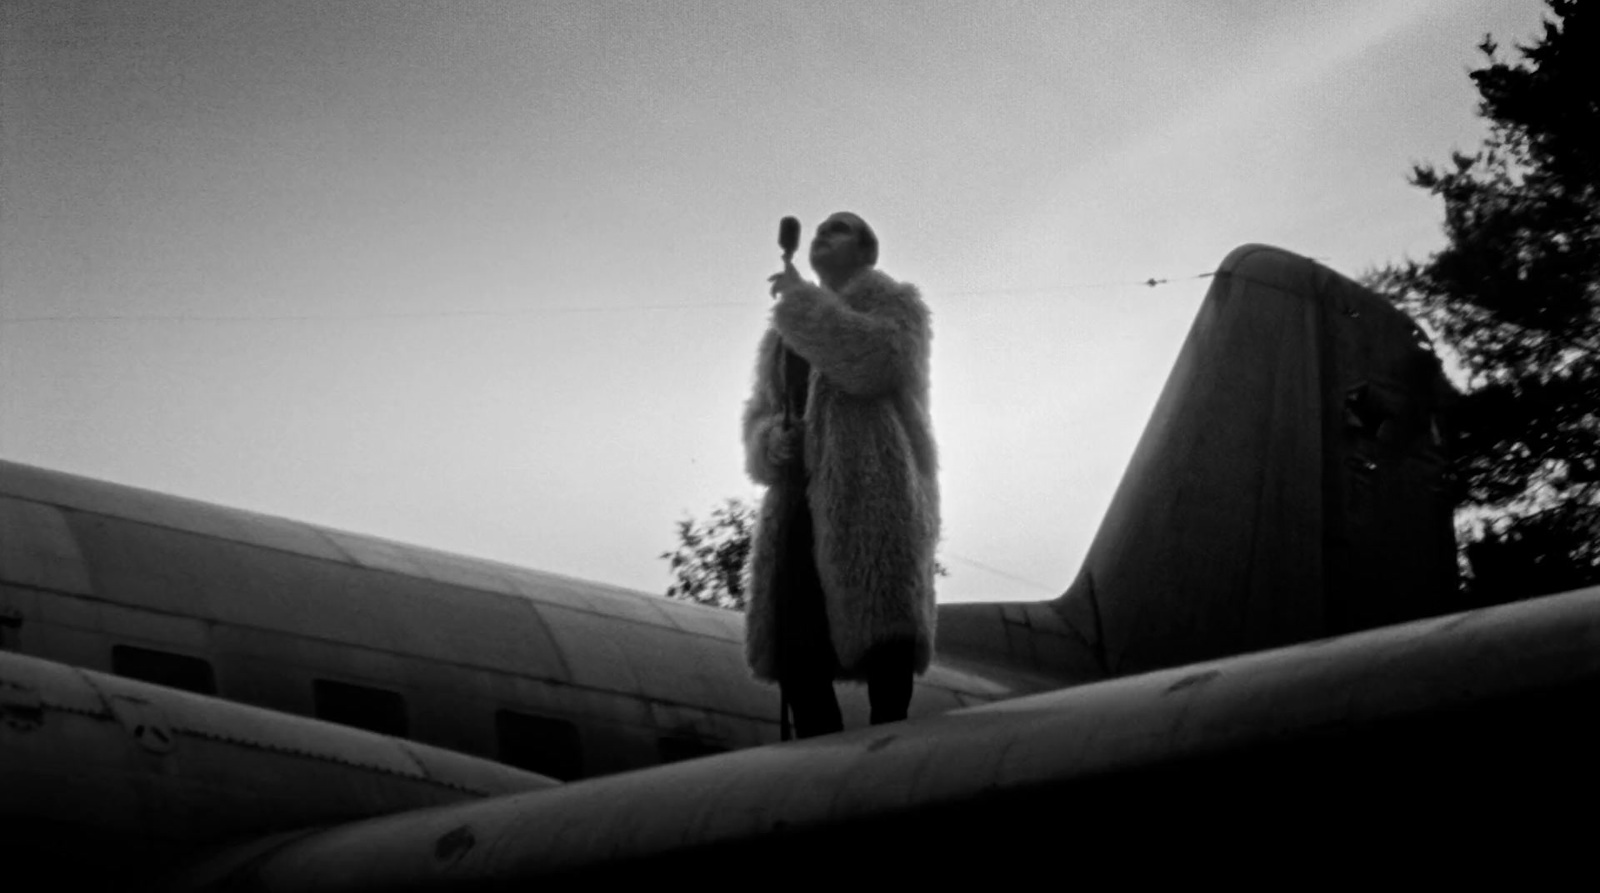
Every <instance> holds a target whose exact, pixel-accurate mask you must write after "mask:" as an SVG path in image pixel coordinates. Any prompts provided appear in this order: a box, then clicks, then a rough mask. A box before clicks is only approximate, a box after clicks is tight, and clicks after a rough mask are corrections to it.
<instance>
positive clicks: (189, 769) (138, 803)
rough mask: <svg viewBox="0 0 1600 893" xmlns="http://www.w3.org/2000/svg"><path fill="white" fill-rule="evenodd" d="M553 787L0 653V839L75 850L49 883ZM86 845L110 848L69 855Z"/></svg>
mask: <svg viewBox="0 0 1600 893" xmlns="http://www.w3.org/2000/svg"><path fill="white" fill-rule="evenodd" d="M556 784H557V782H555V781H554V780H552V779H548V778H545V777H542V776H539V775H536V774H534V773H531V772H524V771H522V770H519V769H514V768H512V767H510V766H505V765H502V764H500V763H495V762H492V761H489V760H483V759H477V758H474V757H469V756H466V755H463V754H459V753H452V752H449V751H445V750H440V749H437V748H433V747H429V746H427V745H422V744H415V743H411V742H406V741H400V740H397V739H394V738H388V737H384V736H381V735H376V734H373V733H370V732H363V731H360V730H357V729H352V728H347V727H344V726H339V725H334V724H332V723H325V722H318V721H316V720H310V719H302V718H299V717H293V716H287V715H284V714H281V713H274V712H270V711H266V710H261V709H257V708H254V707H248V706H245V705H242V704H235V703H230V702H227V701H223V700H220V699H216V698H208V697H204V696H201V695H196V694H190V693H188V692H180V691H175V690H173V689H169V688H164V687H162V686H157V685H149V684H146V683H142V682H136V681H133V680H129V679H122V678H119V677H116V676H109V675H105V674H101V673H96V672H92V671H87V670H82V669H78V668H73V667H68V666H65V665H63V664H58V663H53V662H50V661H44V660H39V659H36V658H31V657H27V656H24V655H20V654H13V653H7V652H0V791H4V796H0V835H3V838H4V839H5V840H6V841H7V846H8V847H13V846H17V845H18V842H19V841H29V842H30V848H33V847H38V848H42V849H43V851H44V852H46V853H55V854H56V855H68V854H71V853H74V852H80V853H83V854H84V855H88V856H89V858H88V860H87V861H86V862H85V863H84V864H77V865H74V864H71V863H68V864H66V865H62V866H61V867H60V868H59V869H56V870H57V873H58V876H64V877H73V876H76V875H77V874H78V873H79V872H83V871H91V870H92V871H93V872H104V871H109V870H113V869H115V870H128V871H133V872H135V873H136V874H135V875H134V877H147V875H141V874H138V872H148V871H149V870H151V869H153V868H156V867H159V865H160V864H162V860H164V859H167V858H171V857H172V856H173V855H175V854H182V853H192V852H194V851H195V850H196V848H198V847H204V846H209V845H215V844H219V843H222V842H225V841H230V840H235V839H238V838H239V837H241V836H254V835H259V834H262V833H267V832H271V831H275V830H289V829H296V828H305V827H311V826H315V825H320V824H326V823H329V822H339V821H348V820H350V819H353V818H356V817H359V816H374V815H386V814H390V813H394V812H397V811H405V810H412V809H419V808H422V807H426V806H437V805H442V804H448V803H455V802H460V801H462V800H467V799H477V798H481V797H488V796H495V795H505V794H511V793H516V792H522V791H530V790H538V789H543V788H549V787H554V786H555V785H556ZM86 841H105V842H114V844H112V843H107V844H106V846H108V847H110V849H106V850H95V849H90V850H83V849H81V848H82V847H84V845H85V842H86ZM36 855H38V856H39V857H40V859H41V861H40V862H39V863H38V864H50V862H49V860H48V859H44V858H43V853H39V854H36ZM80 858H81V857H80Z"/></svg>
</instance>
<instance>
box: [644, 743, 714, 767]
mask: <svg viewBox="0 0 1600 893" xmlns="http://www.w3.org/2000/svg"><path fill="white" fill-rule="evenodd" d="M656 746H657V748H659V749H660V752H661V762H663V763H676V762H678V761H679V760H692V759H695V758H696V757H709V756H711V755H712V754H718V753H727V752H728V749H727V748H726V747H718V746H716V745H715V744H707V743H706V742H704V741H701V740H700V739H699V738H662V739H660V740H658V741H657V742H656Z"/></svg>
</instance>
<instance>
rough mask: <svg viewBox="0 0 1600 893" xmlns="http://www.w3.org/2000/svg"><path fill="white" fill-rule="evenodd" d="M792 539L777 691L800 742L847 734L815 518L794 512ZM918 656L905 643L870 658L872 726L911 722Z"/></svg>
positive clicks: (785, 565)
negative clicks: (817, 553)
mask: <svg viewBox="0 0 1600 893" xmlns="http://www.w3.org/2000/svg"><path fill="white" fill-rule="evenodd" d="M787 533H788V536H787V537H785V542H786V548H785V549H784V553H785V555H784V560H783V561H782V562H780V567H779V576H778V579H777V580H776V581H775V582H776V583H777V590H778V591H777V593H776V594H777V596H778V598H777V602H776V604H777V606H778V612H777V618H776V619H777V625H778V655H777V656H778V666H779V667H780V668H781V669H780V672H779V682H778V685H779V688H780V690H781V691H782V693H783V698H784V700H785V701H787V702H788V704H789V711H790V713H791V715H793V717H794V732H795V737H796V738H811V737H813V736H816V735H827V734H830V733H833V732H838V731H841V730H843V729H844V718H843V717H842V716H841V715H840V713H839V699H838V697H837V696H836V695H835V694H834V691H833V677H834V674H835V672H836V671H837V669H838V658H837V657H836V656H835V655H834V653H833V640H832V637H831V636H830V635H829V634H828V610H827V605H826V604H825V603H824V601H823V594H822V580H821V579H820V578H819V577H818V576H817V565H816V558H815V557H814V555H813V550H814V540H813V536H812V529H811V513H810V512H808V511H803V510H802V511H798V512H795V513H794V515H793V517H792V518H791V519H790V521H789V529H788V531H787ZM915 652H916V648H915V645H914V644H913V643H912V642H911V641H909V640H904V641H892V642H884V643H882V644H879V645H877V646H875V647H874V648H873V649H872V650H871V651H869V652H868V653H867V657H866V666H865V668H864V669H865V670H866V677H867V699H868V701H870V702H871V704H872V724H873V725H877V724H879V723H886V722H896V721H898V720H902V719H905V718H906V711H907V710H908V709H909V708H910V706H911V688H912V675H913V673H912V663H913V659H914V658H915V656H916V653H915Z"/></svg>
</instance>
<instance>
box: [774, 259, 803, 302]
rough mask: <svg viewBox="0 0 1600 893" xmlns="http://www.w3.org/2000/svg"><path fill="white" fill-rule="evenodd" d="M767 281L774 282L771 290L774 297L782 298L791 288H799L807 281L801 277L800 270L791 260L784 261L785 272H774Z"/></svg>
mask: <svg viewBox="0 0 1600 893" xmlns="http://www.w3.org/2000/svg"><path fill="white" fill-rule="evenodd" d="M767 281H768V282H770V283H772V289H771V292H772V296H773V297H774V298H781V297H783V296H784V294H786V293H787V292H789V291H790V290H791V289H795V288H799V287H800V286H802V285H804V284H805V282H806V281H805V280H804V279H802V278H800V271H799V270H796V269H795V268H794V264H793V263H791V262H790V261H784V262H783V272H782V273H773V274H772V275H771V276H768V277H767Z"/></svg>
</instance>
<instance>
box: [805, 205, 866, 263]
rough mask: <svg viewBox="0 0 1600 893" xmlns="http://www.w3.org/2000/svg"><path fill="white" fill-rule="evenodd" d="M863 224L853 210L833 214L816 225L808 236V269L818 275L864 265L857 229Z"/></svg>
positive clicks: (859, 230)
mask: <svg viewBox="0 0 1600 893" xmlns="http://www.w3.org/2000/svg"><path fill="white" fill-rule="evenodd" d="M862 226H864V224H863V223H862V222H861V218H860V217H857V216H856V215H854V214H845V213H840V214H835V215H833V216H832V217H829V218H828V219H827V220H824V221H822V225H820V226H818V227H817V235H816V237H815V238H813V239H812V240H811V269H813V270H816V271H817V275H819V276H825V275H829V274H840V273H853V272H855V271H856V270H858V269H860V268H861V267H862V266H864V262H863V259H862V257H861V242H860V236H859V234H860V232H861V228H862Z"/></svg>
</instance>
